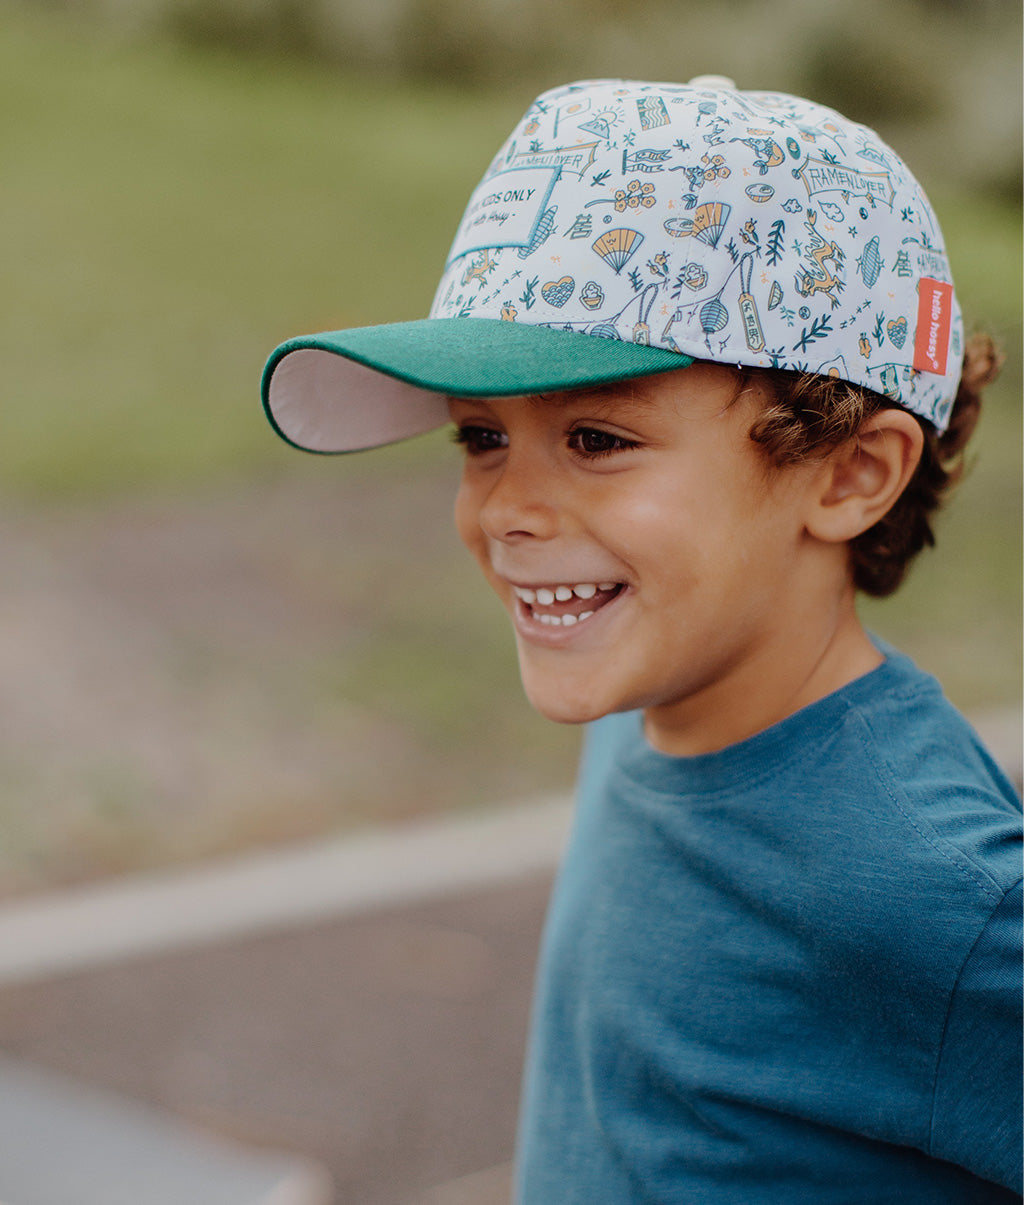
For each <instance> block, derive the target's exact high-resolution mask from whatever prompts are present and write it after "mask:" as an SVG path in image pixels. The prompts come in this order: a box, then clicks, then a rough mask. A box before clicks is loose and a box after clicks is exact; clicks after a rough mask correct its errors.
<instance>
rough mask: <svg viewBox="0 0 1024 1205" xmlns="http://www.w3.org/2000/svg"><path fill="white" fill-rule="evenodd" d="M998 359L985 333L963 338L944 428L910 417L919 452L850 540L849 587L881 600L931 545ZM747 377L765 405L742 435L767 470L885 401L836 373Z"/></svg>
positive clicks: (829, 445) (818, 447) (803, 456)
mask: <svg viewBox="0 0 1024 1205" xmlns="http://www.w3.org/2000/svg"><path fill="white" fill-rule="evenodd" d="M1001 363H1002V357H1001V355H1000V354H999V352H998V350H997V349H996V346H995V344H994V343H993V341H992V340H991V339H990V338H989V337H988V336H987V335H974V336H972V337H971V338H970V339H968V340H967V346H966V348H965V354H964V364H963V370H962V373H961V377H960V387H959V389H958V391H957V395H956V400H955V402H954V403H953V410H952V413H951V415H950V420H949V426H948V428H947V429H946V430H945V431H944V432H943V433H942V434H941V435H940V434H939V433H938V432H937V431H936V430H935V428H934V427H933V426H932V424H931V423H929V422H927V421H926V420H924V419H918V421H919V422H920V424H921V427H922V429H923V431H924V449H923V451H922V453H921V459H920V461H919V463H918V466H917V469H916V470H915V472H914V475H913V477H911V479H910V482H909V483H908V485H907V487H906V489H905V490H904V491H903V493H902V494H901V495H900V497H899V498H898V499H897V501H896V502H895V503H894V504H893V506H892V507H891V508H890V510H889V511H888V512H887V514H886V515H885V516H884V517H883V518H882V519H880V520H879V521H878V522H877V523H875V524H874V526H873V527H869V528H868V530H867V531H865V532H862V533H861V535H859V536H857V537H855V538H854V539H853V540H851V541H850V563H851V568H852V570H853V581H854V585H855V587H856V588H857V589H858V590H862V591H863V592H864V593H865V594H871V595H874V596H875V597H876V598H884V597H885V596H886V595H888V594H892V592H893V591H894V590H895V589H896V587H897V586H899V584H900V582H902V581H903V578H904V577H905V576H906V573H907V570H908V568H909V566H910V562H911V560H912V559H913V558H914V557H915V556H916V555H917V553H919V552H920V551H921V549H922V548H923V547H924V546H925V545H928V546H931V545H932V544H934V543H935V535H934V532H933V531H932V518H933V514H934V512H935V511H936V510H937V508H938V507H939V506H940V505H941V504H942V503H943V502H944V501H945V498H946V497H947V495H948V493H949V491H950V490H951V489H952V487H953V486H954V485H955V484H956V483H957V482H958V481H959V480H960V478H961V477H962V476H963V471H964V449H965V447H966V445H967V441H968V440H969V439H970V437H971V434H972V432H973V431H974V428H975V425H976V424H977V421H978V414H979V411H980V408H981V391H982V389H983V388H984V387H985V386H986V385H988V384H989V383H990V382H992V381H993V380H994V379H995V377H996V375H997V374H998V372H999V367H1000V364H1001ZM745 375H746V377H747V379H748V381H751V382H756V383H758V384H761V385H762V386H764V387H765V392H766V394H767V397H768V399H769V400H768V402H767V404H766V405H765V407H764V409H763V410H762V412H761V414H760V416H759V417H758V419H757V420H756V421H755V423H754V425H753V426H752V427H751V429H750V438H751V439H752V440H753V441H754V443H756V444H757V445H758V446H759V447H760V448H761V450H762V451H763V452H764V454H765V456H766V457H767V460H768V463H769V465H770V466H772V467H773V468H778V469H781V468H784V467H786V466H787V465H794V464H798V463H800V462H801V461H804V460H807V459H809V458H813V457H819V456H824V455H827V454H828V453H829V452H831V451H832V450H834V449H835V448H838V447H840V446H841V445H842V444H844V443H845V442H846V441H847V440H850V439H853V438H855V437H856V435H857V432H858V431H859V430H860V429H861V426H862V424H863V423H864V422H865V421H866V420H867V419H869V418H870V417H871V416H872V415H873V414H877V413H878V411H879V410H882V409H886V408H891V407H894V406H895V405H896V403H895V402H893V400H892V399H891V398H887V397H884V396H883V395H882V394H879V393H874V392H873V391H871V390H870V389H863V388H861V387H859V386H856V385H851V384H849V383H848V382H846V381H842V380H839V379H838V378H836V377H827V376H814V375H812V374H810V373H801V372H790V371H784V370H772V369H752V370H750V371H749V372H748V373H746V374H745Z"/></svg>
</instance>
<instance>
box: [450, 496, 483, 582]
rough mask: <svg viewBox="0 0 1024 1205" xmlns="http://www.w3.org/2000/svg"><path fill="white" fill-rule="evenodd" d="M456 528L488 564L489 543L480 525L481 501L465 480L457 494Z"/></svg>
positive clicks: (477, 555)
mask: <svg viewBox="0 0 1024 1205" xmlns="http://www.w3.org/2000/svg"><path fill="white" fill-rule="evenodd" d="M455 530H456V531H457V532H458V536H459V539H460V540H461V541H462V542H463V544H465V546H466V547H467V548H468V549H469V551H470V552H471V553H472V554H473V556H474V557H475V558H476V559H477V561H478V562H479V563H480V564H481V565H482V566H484V565H485V564H486V551H487V545H486V540H485V538H484V533H483V530H482V529H481V527H480V502H479V499H478V498H477V496H476V493H475V491H474V490H473V489H472V488H471V487H470V486H468V485H466V483H465V482H463V484H462V485H460V486H459V492H458V493H457V494H456V495H455Z"/></svg>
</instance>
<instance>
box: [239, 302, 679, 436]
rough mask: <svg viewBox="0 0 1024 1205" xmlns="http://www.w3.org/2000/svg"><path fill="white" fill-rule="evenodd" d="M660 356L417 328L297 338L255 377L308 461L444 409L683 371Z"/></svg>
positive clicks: (432, 322)
mask: <svg viewBox="0 0 1024 1205" xmlns="http://www.w3.org/2000/svg"><path fill="white" fill-rule="evenodd" d="M692 363H693V359H692V357H690V356H686V355H682V354H681V353H678V352H673V351H668V350H666V349H665V348H660V347H646V346H643V345H640V344H635V343H624V342H621V341H620V340H618V339H605V338H601V337H600V336H597V335H590V334H583V333H581V332H578V331H564V330H555V329H552V328H550V327H545V326H529V325H526V324H524V323H518V322H502V321H497V320H494V319H489V318H425V319H422V320H420V321H417V322H400V323H392V324H388V325H385V326H364V327H354V328H352V329H351V330H342V331H327V332H324V333H322V334H318V335H300V336H299V337H298V338H295V339H289V340H288V342H287V343H282V344H281V346H280V347H278V348H277V349H276V350H275V351H274V352H273V354H272V355H271V356H270V359H269V360H268V361H267V365H266V368H265V369H264V372H263V406H264V409H265V410H266V413H267V417H268V418H269V419H270V422H271V424H272V425H273V427H274V429H275V430H276V431H277V432H278V434H279V435H280V436H281V437H282V438H283V439H285V440H287V441H288V442H289V443H291V444H294V445H295V447H298V448H303V449H305V450H306V451H310V452H351V451H356V450H358V449H361V448H372V447H378V446H379V445H381V444H386V443H393V442H394V441H395V440H398V439H405V438H406V437H408V436H410V435H417V434H421V433H422V432H424V431H429V430H431V429H432V428H434V427H438V426H441V425H443V424H444V423H445V422H447V418H448V413H447V399H448V398H449V397H518V396H521V395H530V394H538V393H557V392H561V391H563V390H566V389H578V388H581V387H584V386H588V385H603V384H607V383H609V382H612V381H620V380H629V379H632V378H635V377H642V376H650V375H652V374H655V373H662V372H670V371H673V370H675V369H680V368H687V367H689V365H690V364H692Z"/></svg>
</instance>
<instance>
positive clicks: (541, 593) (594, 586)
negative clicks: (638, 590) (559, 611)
mask: <svg viewBox="0 0 1024 1205" xmlns="http://www.w3.org/2000/svg"><path fill="white" fill-rule="evenodd" d="M615 585H616V583H615V582H597V583H594V582H580V583H579V584H578V585H575V586H540V587H538V588H537V589H536V590H531V589H529V588H528V587H527V586H513V587H512V590H513V592H514V593H515V596H516V597H517V598H521V599H522V600H523V602H524V603H527V604H528V605H530V604H533V603H535V602H536V603H540V605H541V606H542V607H549V606H550V605H551V604H552V603H553V602H555V601H556V600H557V601H558V602H568V601H569V599H570V598H572V596H573V595H574V594H575V595H576V597H577V598H593V597H594V595H595V594H596V593H597V592H598V590H614V589H615Z"/></svg>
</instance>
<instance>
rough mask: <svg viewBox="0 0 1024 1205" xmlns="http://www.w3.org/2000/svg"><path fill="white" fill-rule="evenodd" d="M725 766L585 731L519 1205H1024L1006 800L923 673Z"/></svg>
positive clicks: (896, 673)
mask: <svg viewBox="0 0 1024 1205" xmlns="http://www.w3.org/2000/svg"><path fill="white" fill-rule="evenodd" d="M886 652H887V659H886V661H885V663H884V664H883V665H881V666H880V667H879V668H878V669H876V670H874V671H873V672H872V673H870V674H868V675H866V676H865V677H863V678H860V679H858V680H857V681H856V682H853V683H851V684H850V685H849V686H847V687H845V688H844V689H843V690H841V691H839V692H837V693H836V694H834V695H831V696H829V697H828V698H825V699H822V700H820V701H819V702H817V703H815V704H813V705H812V706H810V707H808V708H805V709H804V710H802V711H800V712H798V713H796V714H795V715H792V716H790V717H788V718H787V719H786V720H784V721H782V722H781V723H780V724H777V725H775V726H774V727H772V728H770V729H768V730H767V731H765V732H762V733H759V734H758V735H756V736H754V737H752V738H751V739H749V740H747V741H744V742H742V743H740V744H738V745H734V746H731V747H730V748H727V749H724V750H722V751H721V752H717V753H711V754H708V755H706V756H701V757H695V758H674V757H668V756H665V755H663V754H660V753H658V752H657V751H655V750H653V749H652V748H651V747H650V746H649V745H648V744H647V743H646V741H645V740H644V738H643V734H642V728H641V720H640V717H639V716H638V715H637V714H635V713H633V714H627V715H617V716H610V717H608V718H606V719H604V720H601V721H599V722H598V723H597V724H595V725H593V726H592V728H591V730H590V732H589V737H588V742H587V750H586V754H585V758H584V764H583V768H582V775H581V781H580V789H579V800H578V811H577V817H576V822H575V826H574V832H573V835H572V839H571V841H570V847H569V850H568V853H567V856H566V859H565V862H564V864H563V867H562V871H561V873H560V876H559V881H558V884H557V885H556V890H555V894H554V896H553V899H552V904H551V909H550V913H549V918H548V924H547V929H546V933H545V940H544V944H543V949H542V956H541V966H540V973H539V979H538V992H537V1000H536V1005H535V1011H534V1022H533V1035H532V1040H531V1050H530V1055H529V1059H528V1066H527V1077H526V1085H525V1090H524V1104H523V1113H522V1118H521V1128H520V1156H519V1171H518V1175H519V1186H518V1194H519V1200H520V1201H521V1202H522V1203H523V1205H573V1203H575V1202H586V1203H587V1205H633V1203H637V1205H639V1203H640V1202H644V1203H649V1205H655V1203H656V1205H676V1203H679V1205H682V1203H684V1202H685V1203H686V1205H702V1203H704V1202H708V1203H714V1205H762V1203H765V1205H767V1203H769V1202H770V1203H771V1205H780V1203H783V1202H784V1203H785V1205H812V1203H813V1205H840V1203H844V1205H846V1203H848V1205H872V1203H881V1202H892V1203H894V1205H895V1203H896V1202H899V1203H900V1205H925V1203H927V1205H936V1203H939V1202H941V1203H943V1205H953V1203H954V1202H955V1203H956V1205H969V1203H974V1202H978V1203H980V1202H984V1203H986V1205H995V1203H997V1202H999V1203H1002V1202H1008V1201H1016V1200H1019V1199H1020V1198H1019V1195H1018V1194H1019V1192H1020V1179H1021V1168H1020V1164H1021V1142H1022V1137H1021V1076H1022V1071H1021V1057H1020V1052H1021V1019H1020V1000H1021V985H1020V966H1021V952H1020V928H1021V906H1022V905H1021V895H1020V879H1021V852H1020V844H1019V842H1020V805H1019V801H1018V800H1017V796H1016V793H1015V791H1014V790H1013V788H1012V786H1011V785H1010V783H1009V782H1008V781H1007V780H1006V778H1005V776H1004V775H1003V774H1002V773H1001V772H1000V770H999V769H998V768H997V767H996V766H995V764H994V763H993V762H992V759H991V758H990V757H989V755H988V754H987V753H986V751H985V750H984V749H983V747H982V746H981V745H980V743H979V742H978V740H977V738H976V737H975V735H974V733H973V732H972V730H971V729H970V727H969V726H968V725H967V724H966V722H965V721H964V720H963V719H962V718H961V717H960V716H959V714H958V713H957V712H956V711H955V710H954V709H953V708H952V707H951V706H950V705H949V704H948V703H947V702H946V700H945V699H944V698H943V696H942V694H941V691H940V690H939V687H938V685H937V683H936V682H935V681H934V679H932V678H930V677H929V676H927V675H925V674H923V673H922V672H920V671H919V670H918V669H917V668H916V667H915V666H914V665H913V664H912V663H911V662H910V661H909V660H908V659H907V658H905V657H903V656H901V655H899V654H896V653H893V652H892V651H891V650H886Z"/></svg>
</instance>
